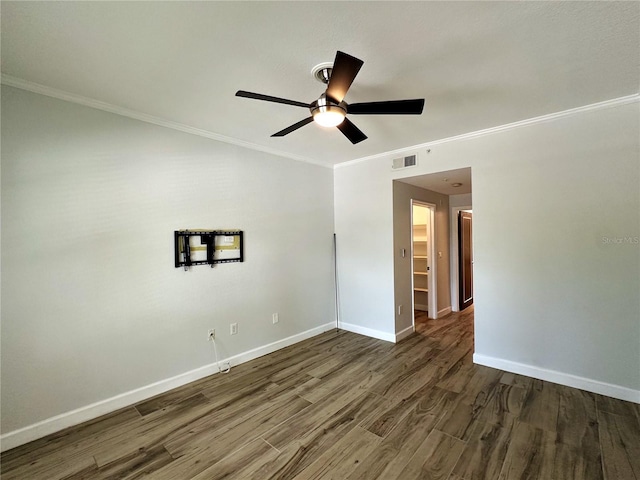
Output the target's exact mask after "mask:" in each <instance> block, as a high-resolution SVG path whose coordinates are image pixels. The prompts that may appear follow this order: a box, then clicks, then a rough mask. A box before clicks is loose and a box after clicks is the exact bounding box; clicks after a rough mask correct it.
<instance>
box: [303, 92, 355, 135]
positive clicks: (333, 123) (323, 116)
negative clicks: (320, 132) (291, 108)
mask: <svg viewBox="0 0 640 480" xmlns="http://www.w3.org/2000/svg"><path fill="white" fill-rule="evenodd" d="M311 115H313V120H314V121H315V122H316V123H317V124H318V125H320V126H322V127H337V126H338V125H340V124H341V123H342V122H343V121H344V119H345V117H346V116H347V108H346V105H345V104H344V102H341V103H340V104H336V103H334V102H331V101H330V100H327V97H326V96H325V95H324V94H323V95H322V96H321V97H320V98H319V99H318V100H317V101H315V102H313V104H312V105H311Z"/></svg>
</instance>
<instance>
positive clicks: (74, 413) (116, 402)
mask: <svg viewBox="0 0 640 480" xmlns="http://www.w3.org/2000/svg"><path fill="white" fill-rule="evenodd" d="M335 327H336V325H335V322H331V323H327V324H324V325H321V326H319V327H315V328H312V329H310V330H307V331H305V332H301V333H298V334H296V335H292V336H290V337H287V338H283V339H282V340H278V341H275V342H273V343H269V344H267V345H263V346H261V347H258V348H254V349H252V350H249V351H246V352H243V353H240V354H238V355H234V356H232V357H229V358H226V359H223V360H220V363H223V364H224V363H226V362H229V364H230V365H232V366H234V365H240V364H241V363H245V362H248V361H249V360H253V359H255V358H258V357H262V356H263V355H267V354H269V353H273V352H275V351H277V350H280V349H282V348H285V347H288V346H290V345H293V344H295V343H298V342H301V341H302V340H306V339H307V338H311V337H315V336H316V335H320V334H321V333H323V332H327V331H329V330H332V329H334V328H335ZM218 371H219V370H218V367H217V365H216V364H215V363H211V364H209V365H204V366H202V367H198V368H196V369H194V370H191V371H189V372H185V373H181V374H180V375H176V376H175V377H171V378H167V379H164V380H160V381H159V382H155V383H152V384H149V385H145V386H144V387H140V388H136V389H135V390H131V391H129V392H125V393H122V394H120V395H116V396H115V397H111V398H107V399H105V400H101V401H99V402H96V403H92V404H91V405H86V406H84V407H80V408H77V409H75V410H71V411H70V412H65V413H62V414H60V415H56V416H55V417H51V418H47V419H46V420H42V421H41V422H38V423H34V424H33V425H29V426H27V427H23V428H20V429H18V430H14V431H12V432H8V433H4V434H2V435H1V436H0V451H5V450H9V449H11V448H14V447H17V446H20V445H24V444H25V443H28V442H31V441H33V440H37V439H38V438H42V437H44V436H47V435H50V434H52V433H55V432H58V431H60V430H62V429H65V428H68V427H72V426H74V425H78V424H80V423H82V422H86V421H88V420H92V419H94V418H97V417H99V416H101V415H105V414H107V413H110V412H113V411H115V410H118V409H120V408H124V407H128V406H131V405H134V404H136V403H139V402H141V401H143V400H146V399H148V398H151V397H154V396H156V395H159V394H161V393H165V392H167V391H169V390H172V389H174V388H177V387H181V386H183V385H186V384H188V383H191V382H194V381H196V380H200V379H201V378H204V377H207V376H209V375H213V374H214V373H218Z"/></svg>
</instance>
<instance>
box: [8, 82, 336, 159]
mask: <svg viewBox="0 0 640 480" xmlns="http://www.w3.org/2000/svg"><path fill="white" fill-rule="evenodd" d="M1 79H2V80H1V81H2V85H7V86H9V87H15V88H19V89H21V90H27V91H29V92H33V93H38V94H40V95H46V96H47V97H52V98H56V99H58V100H64V101H67V102H71V103H77V104H78V105H83V106H85V107H90V108H95V109H97V110H102V111H104V112H109V113H115V114H116V115H121V116H123V117H128V118H132V119H134V120H139V121H141V122H146V123H152V124H154V125H159V126H161V127H166V128H170V129H172V130H177V131H179V132H184V133H189V134H191V135H197V136H199V137H204V138H209V139H211V140H216V141H219V142H224V143H229V144H231V145H236V146H238V147H244V148H248V149H250V150H257V151H259V152H264V153H269V154H271V155H277V156H279V157H285V158H289V159H291V160H297V161H299V162H305V163H311V164H313V165H318V166H321V167H325V168H333V164H328V163H326V162H320V161H317V160H314V159H311V158H307V157H302V156H299V155H294V154H291V153H287V152H283V151H281V150H277V149H274V148H270V147H265V146H263V145H258V144H255V143H251V142H245V141H244V140H239V139H236V138H232V137H227V136H225V135H221V134H219V133H215V132H210V131H208V130H203V129H201V128H196V127H191V126H189V125H185V124H183V123H178V122H173V121H171V120H167V119H164V118H160V117H156V116H153V115H148V114H146V113H142V112H138V111H136V110H131V109H128V108H124V107H120V106H118V105H112V104H110V103H107V102H102V101H100V100H95V99H93V98H88V97H83V96H82V95H76V94H75V93H69V92H65V91H64V90H59V89H57V88H52V87H48V86H46V85H42V84H39V83H35V82H30V81H28V80H23V79H22V78H18V77H13V76H11V75H6V74H4V73H3V74H2V77H1Z"/></svg>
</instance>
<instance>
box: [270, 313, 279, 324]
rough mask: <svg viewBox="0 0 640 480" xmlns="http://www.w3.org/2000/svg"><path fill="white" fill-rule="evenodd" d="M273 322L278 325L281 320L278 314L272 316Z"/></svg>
mask: <svg viewBox="0 0 640 480" xmlns="http://www.w3.org/2000/svg"><path fill="white" fill-rule="evenodd" d="M271 320H272V321H273V323H278V322H279V321H280V318H278V314H277V313H274V314H273V315H271Z"/></svg>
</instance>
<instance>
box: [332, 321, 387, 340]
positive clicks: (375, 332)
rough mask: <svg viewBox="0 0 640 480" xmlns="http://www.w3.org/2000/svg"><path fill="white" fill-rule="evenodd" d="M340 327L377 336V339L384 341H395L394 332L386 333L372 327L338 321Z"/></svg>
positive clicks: (361, 333)
mask: <svg viewBox="0 0 640 480" xmlns="http://www.w3.org/2000/svg"><path fill="white" fill-rule="evenodd" d="M340 328H341V329H342V330H346V331H348V332H353V333H358V334H360V335H365V336H367V337H372V338H377V339H378V340H384V341H385V342H394V343H395V341H396V335H395V333H387V332H383V331H382V330H374V329H373V328H368V327H361V326H360V325H354V324H353V323H345V322H340Z"/></svg>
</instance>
